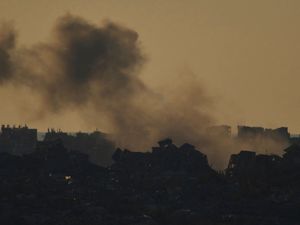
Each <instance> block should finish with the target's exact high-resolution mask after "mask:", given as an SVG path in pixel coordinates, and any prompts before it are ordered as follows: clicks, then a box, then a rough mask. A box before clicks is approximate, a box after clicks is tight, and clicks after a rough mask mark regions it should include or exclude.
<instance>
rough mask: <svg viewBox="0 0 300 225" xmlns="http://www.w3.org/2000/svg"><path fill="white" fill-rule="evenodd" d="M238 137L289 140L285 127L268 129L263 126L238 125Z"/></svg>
mask: <svg viewBox="0 0 300 225" xmlns="http://www.w3.org/2000/svg"><path fill="white" fill-rule="evenodd" d="M238 138H240V139H248V140H251V139H255V138H264V139H267V138H268V139H273V140H278V141H289V139H290V133H289V132H288V128H287V127H279V128H276V129H268V128H266V129H265V128H263V127H248V126H238Z"/></svg>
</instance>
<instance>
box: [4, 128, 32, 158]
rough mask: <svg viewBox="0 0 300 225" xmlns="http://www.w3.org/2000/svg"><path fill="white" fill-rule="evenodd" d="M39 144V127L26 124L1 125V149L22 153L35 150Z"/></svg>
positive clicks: (17, 153)
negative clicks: (34, 127) (33, 127)
mask: <svg viewBox="0 0 300 225" xmlns="http://www.w3.org/2000/svg"><path fill="white" fill-rule="evenodd" d="M36 144H37V129H32V128H28V127H27V126H26V125H25V126H18V127H16V126H12V127H11V126H9V125H7V126H5V125H2V126H1V132H0V151H1V152H10V153H12V154H16V155H21V154H26V153H30V152H33V150H34V149H35V147H36Z"/></svg>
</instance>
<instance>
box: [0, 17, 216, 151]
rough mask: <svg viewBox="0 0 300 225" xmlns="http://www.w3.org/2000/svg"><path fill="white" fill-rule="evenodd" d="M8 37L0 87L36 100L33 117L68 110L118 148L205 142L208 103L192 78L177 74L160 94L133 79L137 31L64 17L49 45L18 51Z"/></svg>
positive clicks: (140, 60)
mask: <svg viewBox="0 0 300 225" xmlns="http://www.w3.org/2000/svg"><path fill="white" fill-rule="evenodd" d="M15 39H16V34H15V31H14V29H13V28H12V27H11V26H8V25H7V24H6V25H5V26H3V28H2V29H1V37H0V69H1V73H0V82H1V85H7V84H8V83H10V84H13V85H15V86H16V89H17V88H20V87H27V88H29V89H30V90H31V92H32V94H34V95H36V96H38V98H39V99H40V101H39V102H35V103H34V104H35V105H39V107H38V110H37V112H35V115H37V118H39V119H41V118H42V119H43V118H44V117H45V116H47V115H48V114H51V113H61V112H63V111H65V110H76V111H79V112H81V115H82V118H83V120H85V121H86V122H87V123H91V124H95V125H96V126H98V125H99V126H98V127H100V128H103V127H101V125H103V124H105V126H106V127H104V128H103V129H104V130H108V131H109V132H110V133H112V135H113V137H114V139H115V141H116V142H117V144H118V145H121V146H123V147H129V148H132V149H135V150H141V149H143V148H148V147H150V146H151V145H152V144H153V143H155V142H156V141H157V140H158V139H160V138H165V137H172V138H174V139H175V141H177V142H184V141H190V142H192V143H205V142H206V137H205V135H204V130H205V129H204V128H205V127H207V126H209V125H210V124H211V122H212V121H213V119H212V118H211V116H209V114H208V113H207V109H208V108H209V106H210V105H211V100H210V99H209V98H208V97H207V96H206V95H205V93H204V91H203V89H202V87H201V85H199V82H198V81H197V78H196V76H194V75H188V74H184V75H183V76H181V77H179V80H178V82H177V81H172V83H170V84H166V85H165V87H164V89H163V90H161V91H157V90H150V88H148V87H147V86H146V85H145V84H144V83H143V82H142V81H141V79H140V78H139V72H140V70H141V68H142V66H143V64H144V63H145V61H146V60H145V56H144V54H143V53H142V51H141V47H140V42H139V40H138V33H137V32H135V31H133V30H131V29H128V28H125V27H123V26H120V25H118V24H115V23H112V22H106V23H104V24H102V25H101V26H97V25H94V24H91V23H89V22H87V21H86V20H84V19H82V18H80V17H77V16H73V15H70V14H67V15H65V16H63V17H61V18H59V19H58V20H57V21H56V24H55V26H54V29H53V33H52V39H51V41H50V42H47V43H41V44H37V45H35V46H33V47H30V48H18V47H17V46H16V45H15ZM16 91H17V90H16Z"/></svg>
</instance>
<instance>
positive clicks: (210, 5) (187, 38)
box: [0, 0, 300, 133]
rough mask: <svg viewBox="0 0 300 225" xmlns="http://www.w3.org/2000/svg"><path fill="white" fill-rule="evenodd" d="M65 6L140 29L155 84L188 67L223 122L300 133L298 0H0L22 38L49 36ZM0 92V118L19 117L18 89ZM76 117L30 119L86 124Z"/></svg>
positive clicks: (3, 14) (24, 41) (0, 13)
mask: <svg viewBox="0 0 300 225" xmlns="http://www.w3.org/2000/svg"><path fill="white" fill-rule="evenodd" d="M66 12H70V13H72V14H75V15H79V16H81V17H84V18H86V19H88V20H90V21H92V22H93V23H101V21H103V20H105V19H109V20H112V21H114V22H117V23H120V24H122V25H125V26H127V27H130V28H132V29H134V30H136V31H137V32H138V33H139V39H140V41H141V43H142V48H143V51H144V52H145V54H146V55H147V58H148V62H147V64H146V65H145V68H144V69H143V71H142V74H141V77H142V78H143V80H144V81H145V82H146V83H147V84H149V85H151V86H153V87H155V86H157V85H159V84H160V83H166V82H165V81H168V80H170V79H172V77H174V76H175V75H177V73H178V71H182V70H184V69H185V68H188V70H190V71H192V72H193V73H195V74H197V76H199V77H200V78H201V80H202V81H203V85H204V86H205V89H206V90H207V94H208V95H210V96H212V97H213V99H215V110H216V113H215V114H216V116H217V118H218V122H219V123H222V124H226V123H227V124H230V125H237V124H247V125H257V126H266V127H279V126H288V127H289V128H290V131H291V132H292V133H300V120H299V119H298V115H300V92H299V88H298V86H299V83H300V77H299V74H300V1H299V0H247V1H246V0H226V1H224V0H218V1H216V0H186V1H182V0H151V1H150V0H149V1H146V0H118V1H117V0H109V1H108V0H88V1H87V0H85V1H84V0H51V1H49V0H47V1H46V0H26V1H25V0H0V19H2V20H9V21H10V20H12V21H14V23H15V27H16V28H17V31H18V42H19V45H21V46H22V45H32V44H35V43H38V42H41V41H45V40H47V39H48V38H49V37H50V33H51V28H52V27H53V23H54V22H55V19H56V18H57V17H59V16H62V15H63V14H64V13H66ZM167 84H168V85H172V83H171V82H169V83H168V82H167ZM0 94H1V95H0V100H1V102H2V106H3V105H5V107H1V110H0V122H5V123H18V122H22V116H21V114H22V112H16V109H15V107H14V102H11V101H10V99H11V97H12V96H13V95H14V92H13V91H5V92H4V91H3V90H0ZM27 97H28V98H30V96H21V97H20V99H19V100H18V101H22V99H24V98H27ZM75 118H76V115H73V116H71V115H69V116H67V117H66V116H61V117H60V118H53V119H49V120H48V121H43V123H41V122H32V123H31V124H30V125H33V126H37V127H39V128H41V129H45V128H46V127H47V126H56V127H57V126H60V127H62V128H63V129H69V130H72V129H85V127H80V126H81V125H80V123H79V124H77V125H76V126H74V121H75ZM29 122H30V121H29ZM52 124H53V125H52Z"/></svg>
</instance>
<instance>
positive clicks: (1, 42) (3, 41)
mask: <svg viewBox="0 0 300 225" xmlns="http://www.w3.org/2000/svg"><path fill="white" fill-rule="evenodd" d="M15 42H16V33H15V31H14V30H13V28H12V26H11V24H9V23H3V24H2V25H1V27H0V83H3V82H4V81H5V80H7V79H10V77H11V76H12V74H13V71H12V70H13V66H12V62H11V56H10V54H11V50H12V49H13V48H14V47H15Z"/></svg>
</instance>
